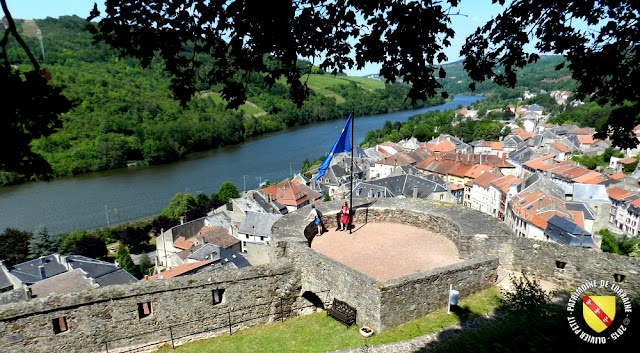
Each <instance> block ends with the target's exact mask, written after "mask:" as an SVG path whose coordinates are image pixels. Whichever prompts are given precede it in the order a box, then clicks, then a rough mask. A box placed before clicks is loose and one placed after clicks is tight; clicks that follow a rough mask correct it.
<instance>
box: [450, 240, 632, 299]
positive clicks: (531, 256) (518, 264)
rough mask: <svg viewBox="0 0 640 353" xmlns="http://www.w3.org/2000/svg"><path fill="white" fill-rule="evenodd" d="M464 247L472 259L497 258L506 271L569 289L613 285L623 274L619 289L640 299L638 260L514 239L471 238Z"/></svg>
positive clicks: (465, 242) (553, 244) (547, 243)
mask: <svg viewBox="0 0 640 353" xmlns="http://www.w3.org/2000/svg"><path fill="white" fill-rule="evenodd" d="M462 243H464V244H466V247H468V249H469V251H468V252H467V255H468V256H470V257H474V256H480V255H494V256H497V257H499V258H500V265H501V266H502V267H504V268H506V269H509V270H515V271H521V270H524V271H526V272H527V273H532V274H535V275H537V276H539V277H541V278H545V279H548V280H550V281H553V282H556V283H559V284H561V285H565V286H567V287H569V289H572V288H576V287H578V286H580V285H582V284H583V283H585V282H588V281H592V280H605V281H609V282H611V283H613V282H614V281H615V279H614V275H615V274H621V275H624V276H625V278H624V280H623V281H622V282H621V283H618V284H619V285H620V287H622V288H623V289H624V290H625V292H626V293H627V294H629V295H632V296H636V297H637V296H639V295H640V273H639V272H640V259H637V258H632V257H628V256H622V255H616V254H610V253H605V252H600V251H593V250H589V249H584V248H578V247H572V246H564V245H562V244H557V243H553V242H544V241H537V240H533V239H528V238H519V237H515V236H486V235H477V236H469V237H466V238H465V239H464V240H463V241H462ZM556 261H558V262H563V263H565V265H564V268H558V264H556Z"/></svg>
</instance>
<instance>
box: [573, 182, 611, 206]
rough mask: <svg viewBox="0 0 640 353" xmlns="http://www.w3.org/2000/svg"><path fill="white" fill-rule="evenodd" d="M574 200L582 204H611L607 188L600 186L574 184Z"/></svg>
mask: <svg viewBox="0 0 640 353" xmlns="http://www.w3.org/2000/svg"><path fill="white" fill-rule="evenodd" d="M573 200H574V201H582V202H606V203H611V200H610V199H609V195H608V194H607V188H606V187H605V186H604V185H600V184H595V185H591V184H579V183H576V184H573Z"/></svg>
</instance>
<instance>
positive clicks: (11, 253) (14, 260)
mask: <svg viewBox="0 0 640 353" xmlns="http://www.w3.org/2000/svg"><path fill="white" fill-rule="evenodd" d="M30 239H31V233H30V232H25V231H22V230H19V229H15V228H5V230H4V232H2V234H0V260H3V261H4V263H5V265H7V266H12V265H15V264H19V263H22V262H25V261H27V260H29V257H28V256H27V254H28V253H29V240H30Z"/></svg>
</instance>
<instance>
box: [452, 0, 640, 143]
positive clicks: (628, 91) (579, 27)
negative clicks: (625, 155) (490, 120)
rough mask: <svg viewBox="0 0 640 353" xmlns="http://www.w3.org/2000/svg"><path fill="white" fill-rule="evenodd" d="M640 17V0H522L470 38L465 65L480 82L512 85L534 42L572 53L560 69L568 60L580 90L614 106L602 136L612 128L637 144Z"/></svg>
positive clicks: (621, 139) (532, 57)
mask: <svg viewBox="0 0 640 353" xmlns="http://www.w3.org/2000/svg"><path fill="white" fill-rule="evenodd" d="M493 2H494V3H496V2H499V3H501V4H504V0H493ZM639 17H640V13H639V12H638V6H637V2H636V1H631V0H626V1H610V0H602V1H589V2H585V1H575V0H563V1H548V0H539V1H530V0H516V1H513V2H511V3H509V5H507V6H506V8H505V10H504V12H503V13H502V14H500V15H498V16H496V17H495V18H494V19H492V20H491V21H489V22H488V23H487V24H486V25H484V26H482V27H480V28H478V29H477V31H476V32H475V33H474V34H473V35H471V36H469V38H467V41H466V44H465V46H464V47H463V49H462V51H461V52H463V53H465V54H466V55H467V56H466V58H465V60H464V66H465V69H466V70H467V71H468V72H469V76H470V77H471V79H473V80H475V81H478V82H480V81H484V80H486V79H492V80H493V81H494V82H496V83H498V84H501V85H505V86H510V87H514V86H515V84H516V82H517V76H519V75H517V74H516V73H517V69H518V68H522V67H524V66H525V65H527V64H529V63H531V62H535V61H536V60H538V58H539V56H538V55H537V54H535V53H533V52H527V51H526V48H528V47H530V46H529V45H528V44H530V43H534V46H535V49H536V50H537V51H539V52H542V53H554V54H560V55H564V56H565V58H566V59H567V60H566V62H565V63H562V64H559V65H558V68H561V67H563V66H565V65H566V66H567V67H568V68H569V70H570V71H571V74H572V77H573V79H575V80H576V81H577V94H576V97H577V98H578V99H590V100H591V101H595V102H597V103H598V104H600V105H605V104H611V105H612V106H613V107H614V108H613V110H612V111H611V116H610V117H609V119H608V120H607V121H606V122H605V123H604V124H602V126H600V127H598V134H597V137H599V138H604V137H606V136H607V135H608V136H610V137H611V142H612V143H613V144H614V145H618V146H621V147H631V148H633V147H635V146H636V144H637V139H636V138H635V135H633V134H632V133H631V130H632V129H633V127H634V126H636V125H638V122H639V118H638V117H639V114H640V88H638V85H637V79H638V77H639V75H640V52H639V51H638V42H640V32H638V31H637V29H636V28H637V24H638V20H639ZM585 23H586V24H587V25H588V26H589V28H587V29H585V28H584V24H585ZM536 38H537V39H536ZM472 85H473V84H472ZM472 87H473V86H472Z"/></svg>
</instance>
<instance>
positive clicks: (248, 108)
mask: <svg viewBox="0 0 640 353" xmlns="http://www.w3.org/2000/svg"><path fill="white" fill-rule="evenodd" d="M201 97H209V98H211V99H212V100H213V101H214V102H216V104H220V103H224V104H226V103H227V102H226V101H223V99H222V96H221V95H220V93H214V92H203V93H202V94H201ZM238 109H239V110H240V111H242V112H243V113H244V115H249V116H260V115H264V114H266V113H267V112H265V111H264V110H262V109H260V108H258V106H256V105H255V104H253V103H251V102H247V103H245V104H243V105H241V106H240V107H239V108H238Z"/></svg>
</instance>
